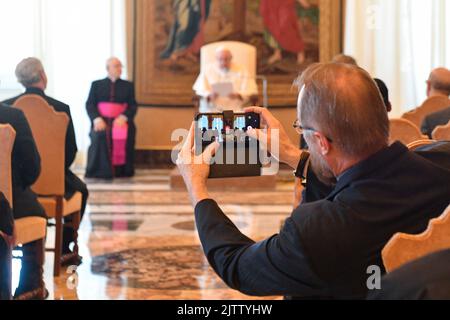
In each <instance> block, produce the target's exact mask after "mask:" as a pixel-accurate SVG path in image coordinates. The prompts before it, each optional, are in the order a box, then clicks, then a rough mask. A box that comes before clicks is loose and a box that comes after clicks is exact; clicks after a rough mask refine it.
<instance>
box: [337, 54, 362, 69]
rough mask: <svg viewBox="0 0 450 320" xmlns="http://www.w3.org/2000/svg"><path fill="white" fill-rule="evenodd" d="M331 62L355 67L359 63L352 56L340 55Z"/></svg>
mask: <svg viewBox="0 0 450 320" xmlns="http://www.w3.org/2000/svg"><path fill="white" fill-rule="evenodd" d="M331 62H334V63H344V64H351V65H354V66H357V65H358V63H357V62H356V59H355V58H353V57H351V56H347V55H345V54H338V55H336V56H334V57H333V59H332V60H331Z"/></svg>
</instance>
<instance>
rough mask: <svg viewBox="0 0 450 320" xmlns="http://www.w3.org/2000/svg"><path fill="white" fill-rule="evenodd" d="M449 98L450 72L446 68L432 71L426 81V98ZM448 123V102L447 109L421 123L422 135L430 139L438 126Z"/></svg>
mask: <svg viewBox="0 0 450 320" xmlns="http://www.w3.org/2000/svg"><path fill="white" fill-rule="evenodd" d="M449 96H450V70H448V69H446V68H437V69H434V70H433V71H432V72H431V74H430V78H429V79H428V81H427V97H428V98H430V97H447V98H448V97H449ZM449 101H450V100H449ZM449 121H450V102H449V106H448V108H447V109H444V110H441V111H438V112H435V113H433V114H430V115H428V116H427V117H426V118H425V119H424V121H423V122H422V128H421V129H422V133H423V134H426V135H427V136H428V137H430V138H432V135H433V131H434V129H436V127H438V126H442V125H446V124H447V123H448V122H449Z"/></svg>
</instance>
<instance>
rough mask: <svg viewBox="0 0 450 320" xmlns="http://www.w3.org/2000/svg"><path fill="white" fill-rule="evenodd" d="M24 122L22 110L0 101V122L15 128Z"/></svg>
mask: <svg viewBox="0 0 450 320" xmlns="http://www.w3.org/2000/svg"><path fill="white" fill-rule="evenodd" d="M25 122H26V117H25V114H24V113H23V111H22V110H20V109H18V108H14V107H11V106H8V105H6V104H2V103H0V124H10V125H11V126H12V127H13V128H14V129H15V130H17V127H18V126H20V125H23V124H24V123H25Z"/></svg>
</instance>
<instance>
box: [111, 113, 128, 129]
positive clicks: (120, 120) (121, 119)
mask: <svg viewBox="0 0 450 320" xmlns="http://www.w3.org/2000/svg"><path fill="white" fill-rule="evenodd" d="M127 122H128V119H127V118H126V117H125V116H121V115H120V116H118V117H117V118H116V119H114V125H116V126H118V127H123V126H124V125H126V124H127Z"/></svg>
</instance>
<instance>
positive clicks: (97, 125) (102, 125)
mask: <svg viewBox="0 0 450 320" xmlns="http://www.w3.org/2000/svg"><path fill="white" fill-rule="evenodd" d="M106 127H107V125H106V122H105V120H103V118H97V119H95V120H94V131H95V132H100V131H105V130H106Z"/></svg>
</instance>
